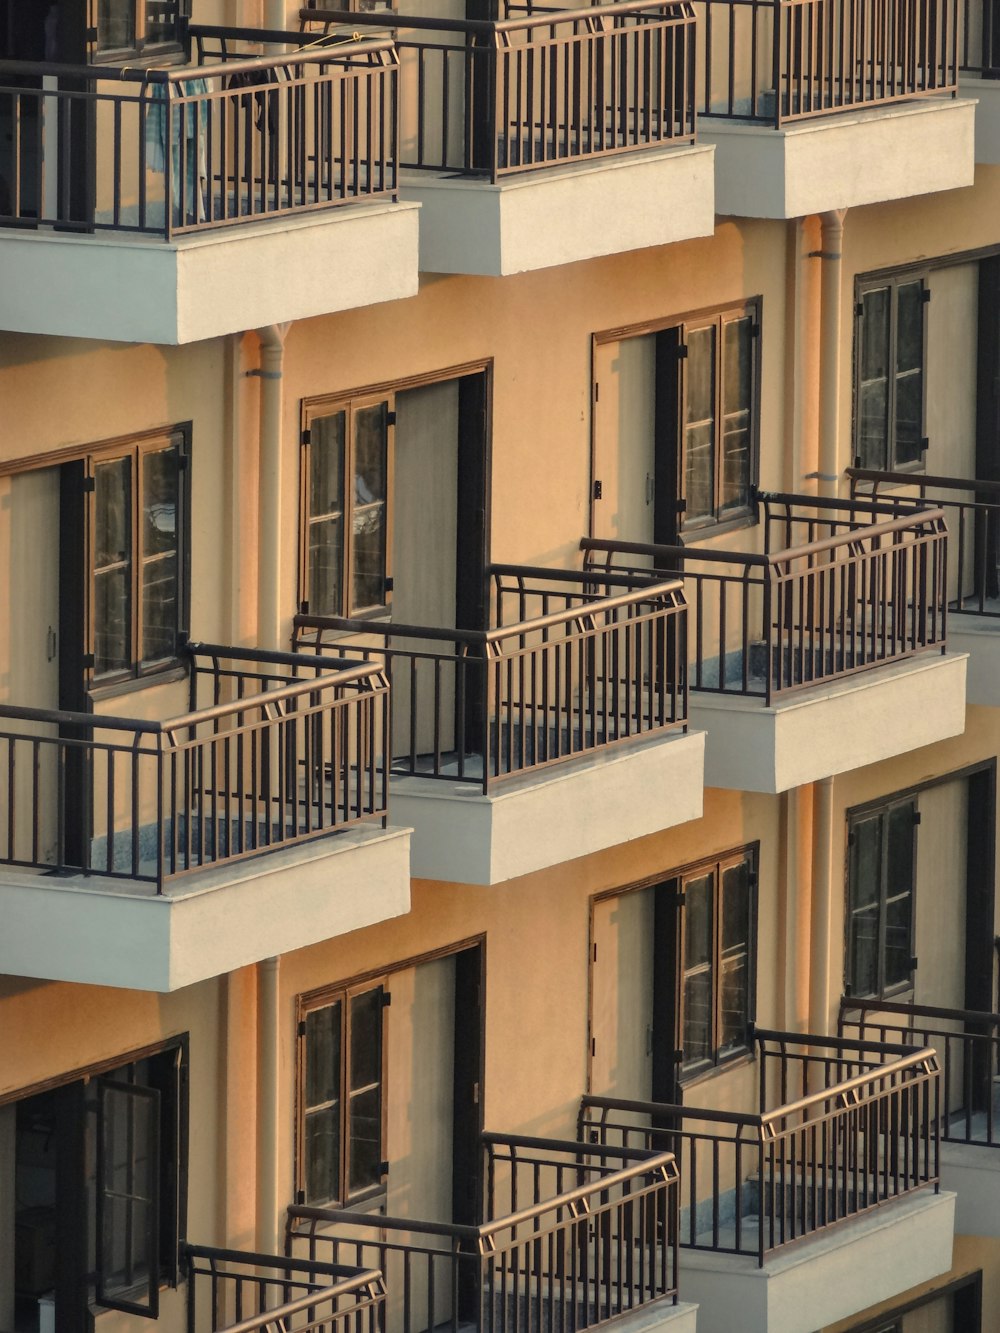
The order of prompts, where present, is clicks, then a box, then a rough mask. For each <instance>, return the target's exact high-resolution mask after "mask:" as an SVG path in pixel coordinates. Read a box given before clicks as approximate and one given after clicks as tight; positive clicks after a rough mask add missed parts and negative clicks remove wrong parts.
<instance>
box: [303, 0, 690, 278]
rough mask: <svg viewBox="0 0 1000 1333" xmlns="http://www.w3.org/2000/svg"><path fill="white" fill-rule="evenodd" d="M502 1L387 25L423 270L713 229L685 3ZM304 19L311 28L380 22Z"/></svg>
mask: <svg viewBox="0 0 1000 1333" xmlns="http://www.w3.org/2000/svg"><path fill="white" fill-rule="evenodd" d="M504 8H505V11H506V13H507V15H508V16H507V17H505V18H503V19H501V20H499V21H497V22H485V21H467V22H463V21H460V20H458V19H452V18H447V19H445V18H423V17H419V16H411V15H400V14H394V15H393V17H392V26H393V30H394V32H395V35H396V49H397V51H398V52H399V58H400V71H399V76H400V103H401V148H400V166H401V168H402V175H401V177H400V197H401V198H403V199H408V200H413V201H416V202H418V203H419V204H420V205H421V221H420V268H421V270H423V271H424V272H433V273H477V274H486V275H491V276H498V275H504V274H510V273H520V272H523V271H525V270H530V269H539V268H548V267H551V266H552V265H556V264H568V263H572V262H574V261H575V260H581V259H591V258H594V257H595V256H598V255H610V254H618V253H621V252H623V251H627V250H637V249H641V248H643V247H646V246H653V245H665V244H667V243H668V242H671V241H680V240H686V239H688V238H689V237H692V236H709V235H711V234H712V231H713V228H714V225H715V208H714V181H713V166H712V150H711V149H710V148H706V147H704V146H698V145H696V144H695V113H694V58H695V19H694V7H693V6H692V5H691V4H690V3H687V0H674V2H673V3H669V2H668V3H664V0H616V2H615V3H611V4H606V5H599V6H594V7H591V8H581V9H569V10H565V11H559V10H556V9H547V10H545V11H544V12H540V13H537V14H533V13H531V12H530V9H531V7H530V6H528V7H527V10H528V12H527V13H525V12H524V9H525V7H524V6H520V5H518V6H515V5H512V4H510V3H509V0H508V3H506V4H505V6H504ZM515 10H516V11H517V14H518V16H517V17H510V14H511V12H512V11H515ZM300 14H301V17H302V21H303V24H304V25H305V26H307V27H308V28H309V29H310V30H311V31H314V32H315V31H317V30H321V31H324V32H327V31H334V32H335V31H337V30H338V29H339V30H343V31H350V30H351V28H358V27H359V25H360V26H361V28H362V30H364V28H365V27H366V26H367V28H369V29H371V28H375V29H378V30H383V31H384V28H385V24H386V19H385V16H384V14H379V13H377V12H376V13H371V14H364V13H362V14H358V13H353V12H350V13H349V12H347V11H344V10H334V9H321V8H317V7H310V8H306V9H302V10H300Z"/></svg>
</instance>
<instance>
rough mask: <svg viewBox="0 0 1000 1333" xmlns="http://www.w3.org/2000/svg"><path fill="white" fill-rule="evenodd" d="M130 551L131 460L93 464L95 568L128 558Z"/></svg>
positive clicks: (119, 562) (114, 460)
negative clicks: (94, 465)
mask: <svg viewBox="0 0 1000 1333" xmlns="http://www.w3.org/2000/svg"><path fill="white" fill-rule="evenodd" d="M131 553H132V460H131V458H115V459H113V460H112V461H111V462H110V463H98V464H97V465H96V467H95V468H94V568H95V569H104V568H105V567H106V566H108V565H115V564H121V563H123V562H125V561H127V560H128V559H129V558H130V556H131Z"/></svg>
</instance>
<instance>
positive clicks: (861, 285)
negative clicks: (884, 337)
mask: <svg viewBox="0 0 1000 1333" xmlns="http://www.w3.org/2000/svg"><path fill="white" fill-rule="evenodd" d="M931 271H932V270H931V269H930V268H928V267H921V268H917V269H914V268H906V269H899V270H894V271H892V272H888V273H882V274H880V275H877V276H868V277H864V278H858V279H857V280H856V282H855V304H854V385H853V413H854V419H853V423H852V457H853V461H854V466H855V467H864V468H872V469H874V470H876V471H880V472H915V473H919V472H923V471H924V470H925V463H926V457H927V447H928V440H927V350H928V349H927V329H928V320H927V306H928V304H929V302H930V286H929V282H928V280H929V277H930V273H931ZM917 283H919V284H920V286H921V301H920V310H921V329H920V344H921V345H920V368H919V369H920V377H921V388H920V421H919V425H918V429H917V438H918V441H919V453H920V457H919V459H917V460H912V459H911V460H909V461H907V460H903V461H900V459H899V456H898V438H897V434H898V432H897V425H898V383H899V379H900V374H899V371H898V367H897V365H896V360H897V348H898V342H899V292H900V289H901V288H903V287H907V286H913V285H916V284H917ZM881 290H886V291H888V293H889V301H890V307H889V315H888V348H887V356H886V376H885V380H886V423H885V440H884V443H883V445H882V448H881V458H879V459H873V458H866V457H865V453H864V451H863V443H862V440H861V430H862V421H863V415H862V412H863V401H862V400H863V392H864V385H865V383H866V381H865V380H864V379H863V370H864V360H865V351H864V348H865V298H866V296H868V295H870V294H871V293H873V292H878V291H881Z"/></svg>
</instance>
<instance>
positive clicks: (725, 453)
mask: <svg viewBox="0 0 1000 1333" xmlns="http://www.w3.org/2000/svg"><path fill="white" fill-rule="evenodd" d="M749 503H750V414H749V412H741V413H739V414H738V415H737V416H735V417H732V418H729V417H727V418H726V422H725V427H724V429H723V434H722V493H721V494H720V496H719V512H720V513H722V512H724V511H725V510H727V509H745V508H746V507H747V506H748V505H749Z"/></svg>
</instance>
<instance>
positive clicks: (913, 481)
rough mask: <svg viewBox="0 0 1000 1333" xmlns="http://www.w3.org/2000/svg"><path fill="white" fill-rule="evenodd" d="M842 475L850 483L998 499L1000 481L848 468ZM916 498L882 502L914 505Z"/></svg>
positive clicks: (907, 497) (896, 497)
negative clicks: (978, 493)
mask: <svg viewBox="0 0 1000 1333" xmlns="http://www.w3.org/2000/svg"><path fill="white" fill-rule="evenodd" d="M844 475H845V476H846V477H848V478H849V479H850V480H851V482H858V481H871V482H875V483H880V482H886V483H887V484H888V485H890V486H916V487H918V488H919V487H925V486H933V487H935V488H936V489H938V490H942V491H948V490H950V491H983V492H985V493H986V494H992V495H996V496H997V497H998V498H1000V481H987V480H985V479H982V478H975V479H974V478H972V477H940V476H937V475H936V474H933V473H929V472H889V471H885V472H883V471H881V470H880V469H878V468H863V467H849V468H845V469H844ZM918 500H919V497H918V496H906V495H900V496H894V497H893V499H892V500H891V501H888V500H884V501H883V503H884V504H889V503H892V504H895V503H897V502H902V503H911V504H912V503H916V502H917V501H918Z"/></svg>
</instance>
